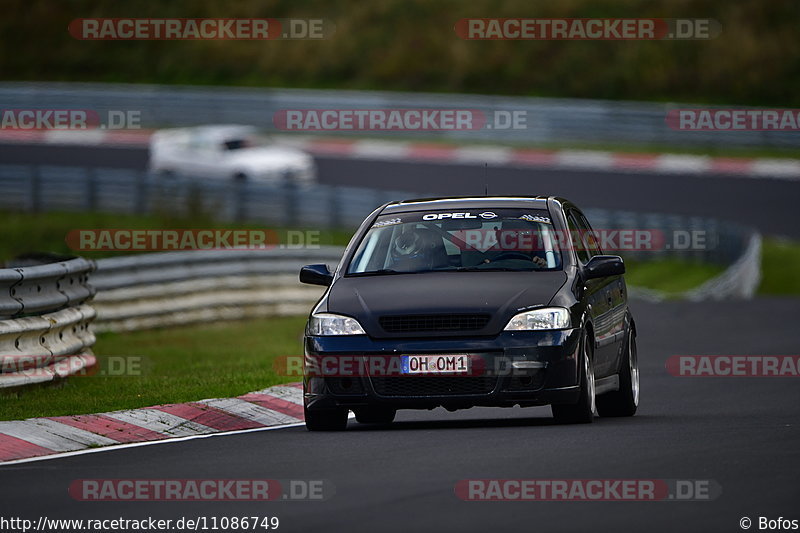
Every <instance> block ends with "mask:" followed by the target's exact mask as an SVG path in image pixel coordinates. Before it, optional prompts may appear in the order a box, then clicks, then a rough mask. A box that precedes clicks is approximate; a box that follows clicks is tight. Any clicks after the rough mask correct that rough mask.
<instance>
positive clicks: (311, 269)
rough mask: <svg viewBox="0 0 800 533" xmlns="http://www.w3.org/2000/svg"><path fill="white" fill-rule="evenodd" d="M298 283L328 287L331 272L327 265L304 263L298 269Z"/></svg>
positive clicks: (331, 275)
mask: <svg viewBox="0 0 800 533" xmlns="http://www.w3.org/2000/svg"><path fill="white" fill-rule="evenodd" d="M300 283H308V284H309V285H322V286H323V287H330V285H331V283H333V274H331V271H330V270H328V265H306V266H304V267H303V268H301V269H300Z"/></svg>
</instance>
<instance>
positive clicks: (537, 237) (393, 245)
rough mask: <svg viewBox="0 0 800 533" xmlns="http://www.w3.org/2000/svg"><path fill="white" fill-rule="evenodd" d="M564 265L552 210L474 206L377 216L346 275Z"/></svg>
mask: <svg viewBox="0 0 800 533" xmlns="http://www.w3.org/2000/svg"><path fill="white" fill-rule="evenodd" d="M560 269H561V251H560V249H559V247H558V242H557V239H556V238H555V234H554V232H553V226H552V222H551V220H550V215H549V213H548V212H547V211H545V210H535V209H534V210H532V209H527V210H526V209H491V210H486V209H473V210H463V211H457V212H455V211H431V212H410V213H396V214H391V215H382V216H380V217H378V219H377V220H376V221H375V223H374V224H373V226H372V228H370V230H369V231H368V232H367V234H366V235H365V236H364V238H363V239H362V241H361V243H360V245H359V247H358V250H357V251H356V253H355V255H354V256H353V259H352V260H351V261H350V265H349V267H348V269H347V275H382V274H397V273H419V272H431V271H446V272H451V271H456V272H463V271H497V270H503V271H534V270H560Z"/></svg>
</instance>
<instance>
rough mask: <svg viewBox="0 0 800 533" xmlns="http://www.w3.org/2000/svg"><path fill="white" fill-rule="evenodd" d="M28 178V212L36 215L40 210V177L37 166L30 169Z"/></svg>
mask: <svg viewBox="0 0 800 533" xmlns="http://www.w3.org/2000/svg"><path fill="white" fill-rule="evenodd" d="M29 177H30V179H29V190H28V194H29V196H28V210H29V211H30V212H32V213H38V212H39V211H41V208H42V184H41V181H42V176H41V172H40V170H39V166H38V165H34V166H33V167H31V172H30V174H29Z"/></svg>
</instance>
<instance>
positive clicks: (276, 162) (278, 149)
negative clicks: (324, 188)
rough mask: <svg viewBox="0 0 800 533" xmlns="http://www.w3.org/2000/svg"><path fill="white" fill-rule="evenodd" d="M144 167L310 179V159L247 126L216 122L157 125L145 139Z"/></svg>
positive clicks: (313, 173)
mask: <svg viewBox="0 0 800 533" xmlns="http://www.w3.org/2000/svg"><path fill="white" fill-rule="evenodd" d="M150 171H151V172H153V173H155V174H156V175H159V176H162V177H170V176H175V175H184V176H189V177H203V178H219V179H229V180H253V181H262V182H264V181H266V182H275V183H281V182H284V181H286V180H290V181H294V182H296V183H298V184H307V183H311V182H313V181H315V180H316V168H315V165H314V160H313V158H312V157H311V156H310V155H309V154H307V153H305V152H303V151H301V150H297V149H295V148H289V147H285V146H280V145H277V144H275V143H270V142H269V140H268V139H266V138H264V137H260V136H259V135H258V130H257V129H256V128H254V127H251V126H236V125H220V126H198V127H192V128H176V129H167V130H160V131H157V132H155V133H154V134H153V136H152V137H151V139H150Z"/></svg>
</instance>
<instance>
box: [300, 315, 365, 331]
mask: <svg viewBox="0 0 800 533" xmlns="http://www.w3.org/2000/svg"><path fill="white" fill-rule="evenodd" d="M306 334H307V335H313V336H318V335H322V336H327V335H366V332H365V331H364V328H362V327H361V324H359V323H358V320H356V319H355V318H350V317H349V316H342V315H334V314H332V313H319V314H316V315H311V318H310V319H309V321H308V326H306Z"/></svg>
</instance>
